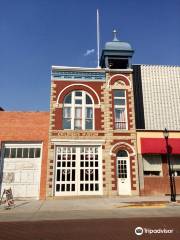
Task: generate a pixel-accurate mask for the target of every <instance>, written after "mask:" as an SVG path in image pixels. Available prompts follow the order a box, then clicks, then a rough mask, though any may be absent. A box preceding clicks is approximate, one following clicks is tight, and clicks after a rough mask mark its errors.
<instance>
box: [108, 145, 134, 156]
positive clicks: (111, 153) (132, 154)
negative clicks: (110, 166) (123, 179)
mask: <svg viewBox="0 0 180 240" xmlns="http://www.w3.org/2000/svg"><path fill="white" fill-rule="evenodd" d="M118 145H119V146H120V145H126V146H128V147H130V148H131V149H132V150H133V153H131V154H129V153H128V154H129V156H134V155H135V154H136V153H135V150H134V148H133V147H132V146H131V145H130V144H129V143H126V142H119V143H116V144H115V145H113V146H112V148H111V150H110V155H114V153H113V152H112V150H113V149H114V148H115V147H116V146H118ZM126 151H127V150H126ZM127 152H128V151H127Z"/></svg>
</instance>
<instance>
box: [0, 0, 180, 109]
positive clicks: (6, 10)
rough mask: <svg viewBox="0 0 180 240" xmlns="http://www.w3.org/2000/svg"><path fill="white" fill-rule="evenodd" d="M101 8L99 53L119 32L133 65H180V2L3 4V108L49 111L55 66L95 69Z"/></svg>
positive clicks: (5, 0) (18, 0)
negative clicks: (127, 47) (97, 13)
mask: <svg viewBox="0 0 180 240" xmlns="http://www.w3.org/2000/svg"><path fill="white" fill-rule="evenodd" d="M97 8H98V9H99V15H100V49H102V48H103V47H104V44H105V42H107V41H111V40H112V39H113V34H112V30H113V29H114V28H115V29H116V30H117V32H118V34H117V36H118V39H119V40H122V41H127V42H129V43H130V44H131V45H132V46H133V48H134V49H135V53H134V56H133V61H132V62H133V64H160V65H179V66H180V27H179V26H180V14H179V13H180V0H171V1H170V0H163V1H162V0H150V1H145V0H126V1H124V0H123V1H122V0H96V1H95V0H91V1H85V0H77V1H76V0H0V106H1V107H3V108H4V109H5V110H7V111H49V105H50V103H49V101H50V84H51V80H50V73H51V66H52V65H58V66H74V67H75V66H82V67H96V66H97V52H96V49H97V47H96V45H97V44H96V9H97ZM100 53H101V51H100Z"/></svg>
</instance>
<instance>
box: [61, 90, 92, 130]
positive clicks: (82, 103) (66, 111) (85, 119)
mask: <svg viewBox="0 0 180 240" xmlns="http://www.w3.org/2000/svg"><path fill="white" fill-rule="evenodd" d="M63 129H71V130H85V129H87V130H88V129H94V102H93V100H92V98H91V96H90V95H89V94H88V93H87V92H85V91H78V90H77V91H72V92H71V93H69V94H68V95H66V97H65V98H64V102H63Z"/></svg>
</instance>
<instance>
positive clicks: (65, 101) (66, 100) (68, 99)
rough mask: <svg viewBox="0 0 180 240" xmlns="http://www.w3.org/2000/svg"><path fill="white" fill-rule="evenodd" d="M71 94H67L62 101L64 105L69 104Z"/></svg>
mask: <svg viewBox="0 0 180 240" xmlns="http://www.w3.org/2000/svg"><path fill="white" fill-rule="evenodd" d="M71 98H72V97H71V93H70V94H68V95H67V96H66V97H65V99H64V103H71Z"/></svg>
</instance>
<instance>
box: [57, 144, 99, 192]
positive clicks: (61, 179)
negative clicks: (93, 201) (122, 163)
mask: <svg viewBox="0 0 180 240" xmlns="http://www.w3.org/2000/svg"><path fill="white" fill-rule="evenodd" d="M101 164H102V163H101V148H100V147H98V146H73V147H70V146H59V147H57V149H56V181H55V195H56V196H68V195H98V194H102V186H101V185H102V180H101V179H102V174H101V171H102V167H101Z"/></svg>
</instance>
